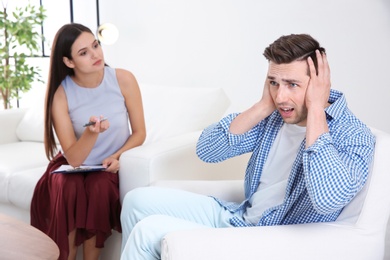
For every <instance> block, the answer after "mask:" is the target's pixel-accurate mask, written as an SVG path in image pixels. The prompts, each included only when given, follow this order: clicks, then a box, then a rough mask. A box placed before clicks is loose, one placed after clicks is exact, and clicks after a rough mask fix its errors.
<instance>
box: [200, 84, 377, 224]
mask: <svg viewBox="0 0 390 260" xmlns="http://www.w3.org/2000/svg"><path fill="white" fill-rule="evenodd" d="M329 103H331V105H330V106H329V107H327V108H326V109H325V113H326V116H327V122H328V126H329V133H324V134H322V135H321V136H320V137H319V138H318V139H317V140H316V142H315V143H314V144H313V145H311V146H310V147H308V148H305V140H303V142H302V144H301V146H300V149H299V151H298V154H297V157H296V159H295V161H294V163H293V166H292V170H291V172H290V175H289V178H288V183H287V188H286V193H285V197H284V201H283V203H282V204H280V205H278V206H275V207H272V208H269V209H267V210H265V211H264V212H263V214H262V215H261V217H260V220H259V222H258V224H257V225H258V226H270V225H286V224H299V223H312V222H329V221H334V220H336V218H337V217H338V216H339V215H340V213H341V211H342V209H343V207H344V206H345V205H347V204H348V203H349V202H350V201H351V200H352V199H353V198H354V197H355V196H356V194H357V193H358V192H359V191H360V190H361V189H362V187H363V185H364V184H365V182H366V180H367V175H368V172H369V167H370V164H371V161H372V159H373V154H374V147H375V137H374V136H373V135H372V133H371V131H370V130H369V128H368V127H367V126H366V125H364V124H363V123H362V122H361V121H360V120H358V119H357V118H356V117H355V116H354V115H353V114H352V113H351V111H350V110H349V109H348V107H347V103H346V100H345V97H344V95H343V94H342V93H341V92H339V91H336V90H331V92H330V97H329ZM237 115H238V114H230V115H228V116H226V117H225V118H223V119H222V120H220V121H219V122H218V123H215V124H213V125H211V126H209V127H208V128H206V129H205V130H204V131H203V133H202V134H201V136H200V138H199V141H198V144H197V154H198V156H199V158H201V159H202V160H203V161H205V162H213V163H215V162H220V161H223V160H226V159H229V158H231V157H234V156H238V155H241V154H244V153H252V155H251V158H250V160H249V162H248V165H247V169H246V173H245V180H244V185H245V198H246V199H245V200H244V201H243V202H242V203H241V204H237V203H233V202H226V201H222V200H219V199H216V200H217V201H218V202H219V203H220V204H221V205H222V206H224V207H225V208H226V209H228V210H229V211H230V212H233V213H234V212H237V211H241V212H245V209H246V207H248V206H249V202H248V200H249V198H250V197H251V196H252V195H253V194H254V193H255V192H256V190H257V187H258V185H259V183H260V178H261V174H262V170H263V166H264V163H265V161H266V159H267V156H268V153H269V151H270V149H271V146H272V143H273V141H274V140H275V137H276V135H277V134H278V131H279V130H280V128H281V127H282V125H283V119H282V118H281V116H280V114H279V112H278V111H274V112H273V113H272V114H271V115H270V116H268V117H267V118H265V119H264V120H263V121H261V122H260V123H259V124H257V125H256V126H255V127H253V128H252V129H251V130H249V131H248V132H246V133H244V134H240V135H234V134H232V133H230V132H229V127H230V124H231V122H232V120H233V119H234V118H235V117H236V116H237ZM230 222H231V224H232V225H233V226H250V225H251V224H249V223H246V222H245V221H244V220H243V219H242V218H239V217H233V218H231V219H230Z"/></svg>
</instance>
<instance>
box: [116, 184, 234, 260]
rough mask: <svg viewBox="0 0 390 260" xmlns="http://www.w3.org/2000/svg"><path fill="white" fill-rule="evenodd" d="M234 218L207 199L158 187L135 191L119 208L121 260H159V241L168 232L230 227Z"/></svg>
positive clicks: (129, 193)
mask: <svg viewBox="0 0 390 260" xmlns="http://www.w3.org/2000/svg"><path fill="white" fill-rule="evenodd" d="M233 216H234V214H233V213H230V212H229V211H228V210H225V209H224V208H223V207H222V206H220V205H219V203H218V202H216V201H215V200H214V199H213V198H211V197H208V196H204V195H200V194H196V193H191V192H187V191H183V190H175V189H166V188H158V187H145V188H137V189H134V190H132V191H130V192H128V193H127V194H126V196H125V198H124V201H123V206H122V213H121V222H122V255H121V260H134V259H137V260H144V259H145V260H146V259H148V260H152V259H161V256H160V255H161V240H162V238H163V237H164V236H165V234H167V233H168V232H171V231H175V230H185V229H195V228H207V227H214V228H222V227H232V225H231V224H230V222H229V219H230V218H231V217H233Z"/></svg>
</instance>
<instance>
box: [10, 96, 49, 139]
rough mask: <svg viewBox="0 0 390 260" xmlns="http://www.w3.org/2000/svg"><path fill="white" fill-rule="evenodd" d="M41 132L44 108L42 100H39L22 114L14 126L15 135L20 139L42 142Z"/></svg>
mask: <svg viewBox="0 0 390 260" xmlns="http://www.w3.org/2000/svg"><path fill="white" fill-rule="evenodd" d="M38 99H39V98H38ZM43 132H44V109H43V101H41V102H39V103H38V102H37V104H36V105H35V106H33V107H31V108H29V109H28V110H27V112H26V113H25V114H24V116H23V118H22V120H21V121H20V123H19V125H18V127H17V128H16V135H17V136H18V138H19V140H20V141H30V142H43Z"/></svg>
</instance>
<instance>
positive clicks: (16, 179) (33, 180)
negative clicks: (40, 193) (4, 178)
mask: <svg viewBox="0 0 390 260" xmlns="http://www.w3.org/2000/svg"><path fill="white" fill-rule="evenodd" d="M46 168H47V166H41V167H37V168H31V169H28V170H23V171H18V172H15V173H13V174H11V175H10V176H9V178H8V200H9V202H10V203H12V204H13V205H15V206H17V207H19V208H22V209H25V210H28V211H29V210H30V205H31V199H32V196H33V192H34V189H35V186H36V184H37V182H38V180H39V179H40V178H41V176H42V175H43V173H44V172H45V170H46Z"/></svg>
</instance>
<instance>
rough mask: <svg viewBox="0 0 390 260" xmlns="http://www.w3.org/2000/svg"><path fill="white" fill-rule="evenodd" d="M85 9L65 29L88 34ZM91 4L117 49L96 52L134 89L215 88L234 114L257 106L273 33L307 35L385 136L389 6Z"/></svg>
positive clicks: (90, 13)
mask: <svg viewBox="0 0 390 260" xmlns="http://www.w3.org/2000/svg"><path fill="white" fill-rule="evenodd" d="M61 1H64V3H65V2H66V3H68V2H69V1H67V0H61ZM45 2H47V7H48V9H50V10H49V11H50V12H49V16H48V20H47V21H48V22H47V23H46V27H49V26H52V27H55V30H57V29H58V28H59V26H60V24H58V21H59V20H58V16H57V15H53V12H52V10H53V8H54V7H53V6H54V5H53V4H51V5H50V6H49V3H50V1H44V3H45ZM95 3H96V1H94V0H88V1H86V0H74V7H75V12H74V14H75V22H81V23H84V24H86V25H87V26H89V27H90V28H91V29H92V30H93V31H95V30H96V24H95V21H96V9H95ZM99 3H100V22H101V24H102V23H104V22H111V23H114V24H115V25H116V26H117V27H118V29H119V31H120V36H119V39H118V41H117V43H115V44H114V45H109V46H105V45H103V48H104V51H105V56H106V61H107V63H108V64H110V65H111V66H113V67H122V68H126V69H128V70H131V71H132V72H133V73H134V74H135V75H136V77H137V79H138V81H139V82H144V83H153V84H164V85H176V86H183V87H223V88H224V89H225V91H226V92H227V94H228V95H229V97H230V99H231V100H232V105H231V107H230V109H229V111H242V110H244V109H246V108H247V107H249V106H251V105H252V104H253V103H254V102H255V101H257V99H259V98H260V96H261V93H262V86H263V82H264V80H265V74H266V71H267V66H268V65H267V62H266V61H265V59H264V57H263V55H262V53H263V50H264V48H265V47H267V46H268V45H269V44H270V43H271V42H273V41H274V40H275V39H276V38H278V37H279V36H281V35H283V34H291V33H309V34H311V35H312V36H314V37H315V38H316V39H317V40H318V41H319V42H320V43H321V44H322V45H323V46H324V47H325V48H326V49H327V53H328V59H329V61H330V65H331V69H332V87H333V88H335V89H339V90H341V91H343V92H344V93H345V94H346V97H347V100H348V103H349V106H350V108H351V110H352V111H354V112H355V114H356V115H357V116H358V117H360V118H361V119H363V121H365V122H366V123H367V124H369V125H371V126H374V127H376V128H379V129H382V130H384V131H387V132H390V121H389V120H388V118H389V117H388V116H386V113H387V110H388V106H389V105H388V103H389V101H390V80H388V76H389V75H390V65H389V61H390V48H389V46H390V0H341V1H339V0H327V1H323V0H273V1H265V0H100V1H99ZM57 5H58V6H61V8H62V10H64V7H63V4H62V5H59V4H57V1H56V5H55V6H57ZM65 9H66V8H65ZM65 11H66V12H65ZM60 12H61V10H60ZM54 13H55V12H54ZM63 13H66V14H67V15H68V10H64V11H63ZM52 29H53V28H52ZM53 35H54V33H53ZM45 78H46V76H45Z"/></svg>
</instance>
